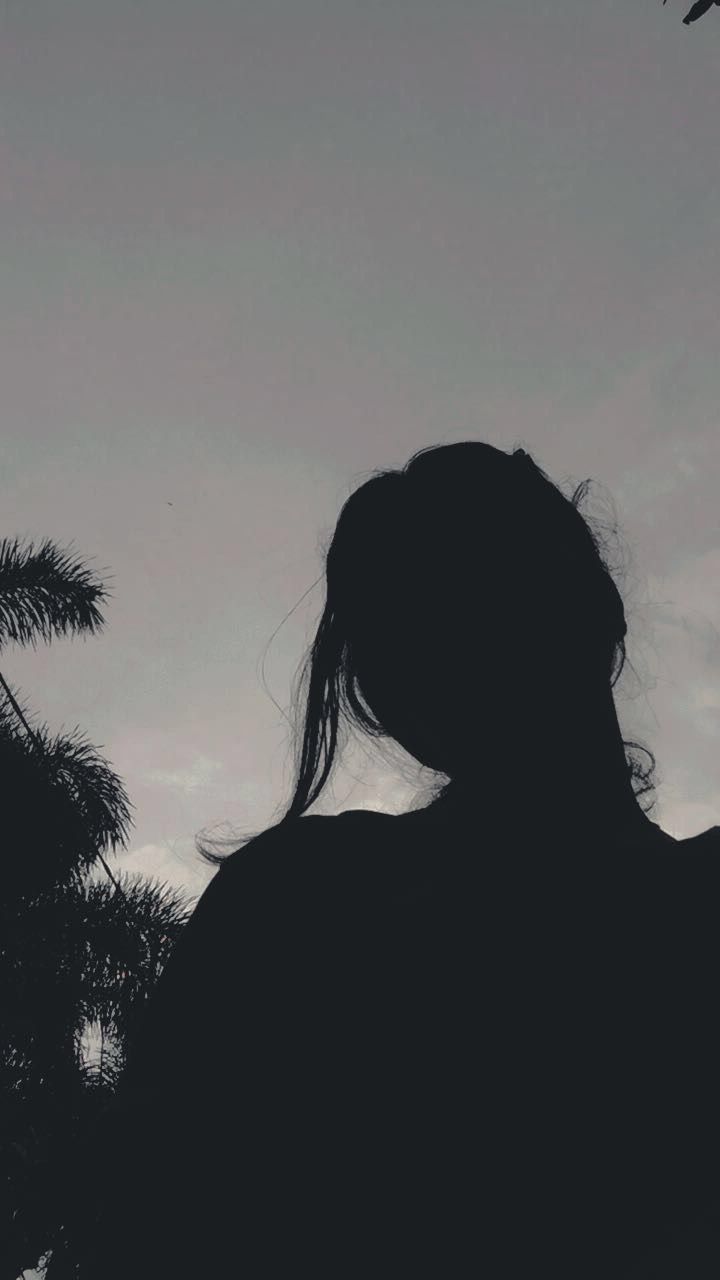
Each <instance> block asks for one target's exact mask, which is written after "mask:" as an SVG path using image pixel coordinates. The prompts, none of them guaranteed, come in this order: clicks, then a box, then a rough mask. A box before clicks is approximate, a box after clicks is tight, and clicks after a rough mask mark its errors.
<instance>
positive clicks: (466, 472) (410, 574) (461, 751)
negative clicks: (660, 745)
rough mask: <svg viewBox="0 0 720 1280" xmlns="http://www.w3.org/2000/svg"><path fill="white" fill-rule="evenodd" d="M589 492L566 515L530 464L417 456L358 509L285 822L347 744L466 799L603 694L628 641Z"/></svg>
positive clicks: (378, 484) (521, 455)
mask: <svg viewBox="0 0 720 1280" xmlns="http://www.w3.org/2000/svg"><path fill="white" fill-rule="evenodd" d="M587 486H588V482H584V483H583V484H581V485H579V486H578V487H577V488H576V489H575V491H574V492H573V494H572V496H571V497H566V496H565V494H563V492H562V491H561V489H560V488H559V487H558V486H557V485H556V484H554V483H553V481H552V480H551V479H550V478H549V476H548V475H547V474H546V473H545V472H544V471H543V470H542V468H540V467H539V466H538V465H537V464H536V463H535V462H534V460H533V459H532V458H531V457H530V456H529V454H527V453H526V452H525V450H523V449H516V450H514V451H513V452H512V453H507V452H505V451H503V450H501V449H497V448H494V447H493V446H492V445H489V444H484V443H481V442H479V441H463V442H461V443H457V444H448V445H439V446H437V447H432V448H427V449H421V450H419V451H418V452H417V453H415V454H413V456H412V457H411V458H410V460H409V461H408V462H407V463H406V464H405V466H404V467H401V468H399V469H388V470H382V471H376V472H374V473H373V474H372V476H371V477H370V479H368V480H366V481H365V483H364V484H361V485H360V486H359V487H358V488H357V489H356V490H355V491H354V492H353V493H352V494H351V495H350V497H349V498H348V499H347V501H346V502H345V504H344V505H343V507H342V509H341V511H340V515H339V517H338V520H337V524H336V527H335V530H334V533H333V535H332V538H331V540H330V543H329V546H328V548H327V552H326V564H325V578H326V584H325V585H326V599H325V607H324V611H323V614H322V617H321V619H320V623H319V626H318V629H317V633H316V636H315V639H314V642H313V644H312V646H311V648H310V651H309V653H308V655H307V658H306V660H305V663H304V666H303V669H302V673H301V680H302V679H304V678H305V677H306V676H309V681H308V691H307V698H306V709H305V721H304V725H303V735H302V744H301V746H300V750H299V752H298V764H297V775H298V776H297V785H296V788H295V794H294V796H293V799H292V801H291V803H290V806H289V808H288V810H287V812H286V814H285V815H284V819H283V820H285V819H287V818H290V817H293V816H296V815H299V814H300V813H302V812H304V811H305V810H306V809H308V808H309V807H310V806H311V804H312V803H313V802H314V801H315V799H317V797H318V795H319V794H320V792H321V790H322V788H323V786H324V785H325V783H326V781H327V779H328V777H329V775H330V772H331V770H332V766H333V759H334V756H335V753H336V750H337V747H338V741H339V734H340V733H341V731H342V729H343V727H347V726H349V725H351V724H354V725H356V726H357V727H359V728H360V729H361V730H363V731H364V732H366V733H367V734H369V735H370V736H372V737H375V738H390V739H394V740H395V741H397V742H398V743H400V745H401V746H402V747H403V748H404V749H405V750H406V751H408V752H409V753H410V754H411V755H412V756H414V757H415V758H416V759H417V760H418V761H419V762H420V763H421V764H422V765H425V766H427V767H429V768H430V769H433V770H436V771H437V772H438V773H441V774H445V775H446V776H447V777H449V778H450V779H451V780H455V781H457V780H458V779H461V778H462V777H463V776H464V775H466V774H470V775H471V774H472V771H473V769H474V768H475V766H476V762H477V760H478V758H480V757H481V756H482V751H483V750H488V749H490V750H493V751H495V752H498V751H504V750H505V749H509V748H510V745H511V744H513V745H514V747H515V750H516V751H517V750H518V749H519V750H522V745H523V742H527V741H529V740H532V736H533V732H534V730H537V729H538V726H540V725H542V726H543V731H546V730H547V725H548V723H551V724H558V725H560V724H562V722H563V719H564V716H565V714H566V713H567V714H568V715H570V713H571V711H572V709H573V708H576V707H577V706H578V704H579V703H580V702H581V701H582V702H583V703H584V704H585V705H587V706H592V705H594V700H597V699H602V697H603V695H607V694H608V693H609V690H610V689H611V687H612V686H613V685H614V683H615V682H616V680H617V678H618V676H619V674H620V671H621V670H622V667H623V664H624V662H625V643H624V638H625V634H626V630H627V628H626V623H625V613H624V609H623V603H622V600H621V598H620V595H619V593H618V590H617V587H616V585H615V582H614V581H613V578H612V575H611V572H610V568H609V566H608V564H607V563H606V559H605V558H604V551H603V547H602V545H601V541H600V537H599V534H598V533H597V532H595V531H593V530H591V528H590V526H589V524H588V523H587V521H586V520H585V519H584V517H583V516H582V515H581V513H580V510H579V503H580V501H581V500H582V498H583V497H584V496H585V493H586V490H587ZM578 745H580V744H578ZM628 745H631V746H636V745H637V744H634V743H633V744H628ZM641 749H642V750H645V748H641ZM630 767H631V769H632V770H633V772H634V776H635V777H636V778H637V777H639V778H640V780H641V781H642V782H643V783H645V782H646V781H647V774H643V773H642V771H641V770H640V769H639V768H638V766H637V764H631V766H630ZM647 789H649V788H648V787H647V786H646V787H645V790H647ZM446 790H447V788H446ZM203 856H205V855H204V854H203ZM210 860H213V858H212V856H211V857H210Z"/></svg>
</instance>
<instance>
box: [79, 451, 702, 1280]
mask: <svg viewBox="0 0 720 1280" xmlns="http://www.w3.org/2000/svg"><path fill="white" fill-rule="evenodd" d="M586 488H587V486H586V485H585V484H584V485H580V486H579V487H578V489H576V490H575V493H574V494H573V496H572V498H567V497H566V496H565V495H564V494H563V493H562V491H561V490H560V488H559V487H558V486H556V485H555V484H554V483H553V482H552V481H551V480H550V479H549V477H548V476H547V475H546V473H545V472H544V471H543V470H542V469H541V468H540V467H539V466H538V465H537V464H536V463H535V462H534V461H533V459H532V458H531V457H530V456H529V455H528V454H527V453H526V452H525V451H524V450H522V449H516V450H515V451H514V452H513V453H510V454H508V453H505V452H504V451H502V450H499V449H496V448H493V447H492V446H490V445H487V444H483V443H480V442H475V441H468V442H462V443H458V444H452V445H446V446H440V447H437V448H431V449H425V450H421V451H420V452H418V453H416V454H415V455H413V457H412V458H411V459H410V461H409V462H408V463H407V465H406V466H405V467H403V468H402V469H400V470H397V471H395V470H389V471H382V472H378V473H375V474H374V475H373V476H372V477H371V478H370V479H369V480H367V481H366V482H365V483H364V484H362V485H361V486H360V487H359V488H358V489H357V490H355V492H353V493H352V494H351V496H350V497H349V499H348V500H347V502H346V503H345V505H344V506H343V508H342V511H341V513H340V516H339V519H338V522H337V526H336V528H335V531H334V534H333V537H332V540H331V542H330V545H329V548H328V550H327V558H326V603H325V608H324V611H323V614H322V617H321V620H320V623H319V626H318V630H317V634H316V636H315V639H314V642H313V644H312V646H311V648H310V651H309V654H308V659H307V664H306V667H305V673H306V674H309V682H308V690H307V698H306V709H305V718H304V726H303V734H302V742H301V744H300V748H299V752H298V766H297V780H296V785H295V791H294V794H293V797H292V800H291V801H290V803H289V805H288V807H287V810H286V812H285V814H284V816H283V817H282V819H280V820H279V821H278V822H277V823H276V824H275V825H274V826H272V827H269V828H268V829H267V830H265V831H263V832H261V833H259V834H256V835H255V836H254V837H250V838H248V839H246V840H245V841H244V842H243V843H242V845H240V846H239V847H238V846H237V842H236V847H235V849H234V850H233V852H232V853H231V854H230V855H229V856H227V855H226V856H221V855H219V854H211V853H209V852H208V851H207V850H205V849H201V852H202V853H203V856H205V857H206V858H207V859H208V860H209V861H211V862H214V863H216V864H217V865H218V866H219V867H220V870H219V871H218V873H217V874H216V876H215V877H214V879H213V880H212V882H211V883H210V885H209V886H208V888H207V889H206V891H205V893H204V894H203V896H202V898H201V899H200V902H199V903H198V906H197V908H196V910H195V912H194V914H193V917H192V919H191V921H190V923H189V924H188V926H187V928H186V930H185V932H184V934H183V936H182V938H181V940H180V942H179V944H178V946H177V947H176V950H175V951H174V952H173V956H172V958H171V960H170V962H169V964H168V966H167V967H166V969H165V971H164V973H163V975H162V978H161V979H160V982H159V984H158V987H157V989H156V992H155V993H154V997H153V999H152V1000H151V1001H150V1003H149V1006H148V1008H147V1009H146V1010H145V1012H144V1018H143V1021H142V1024H141V1027H140V1030H139V1032H138V1035H137V1038H136V1040H135V1042H134V1044H133V1046H132V1048H131V1053H130V1060H129V1064H128V1069H127V1071H126V1074H125V1078H124V1082H123V1086H122V1087H121V1089H120V1092H119V1095H118V1098H117V1100H116V1103H115V1104H114V1106H113V1108H112V1109H111V1112H110V1114H109V1115H108V1119H107V1124H106V1125H105V1127H104V1128H103V1130H102V1133H101V1134H100V1135H99V1136H97V1137H96V1138H95V1145H94V1146H93V1147H92V1151H91V1152H90V1153H88V1152H85V1153H84V1157H85V1159H84V1164H83V1168H84V1169H85V1171H86V1173H85V1178H84V1182H83V1181H82V1175H78V1177H79V1178H80V1183H81V1185H82V1187H83V1190H82V1194H81V1193H80V1192H79V1191H77V1190H75V1192H74V1194H76V1196H77V1200H78V1203H80V1202H81V1203H82V1206H83V1214H84V1217H83V1218H82V1221H83V1226H82V1229H81V1230H80V1234H81V1235H82V1236H83V1243H82V1246H81V1247H80V1248H76V1253H77V1254H78V1255H82V1260H83V1261H84V1271H82V1274H81V1275H80V1280H86V1276H87V1277H88V1280H102V1278H103V1277H105V1278H106V1280H120V1277H123V1280H125V1277H127V1276H130V1275H132V1276H133V1277H135V1278H136V1280H142V1278H145V1277H147V1280H150V1277H152V1280H161V1278H163V1277H167V1278H168V1280H182V1278H183V1277H186V1276H187V1277H190V1276H193V1277H198V1276H200V1275H206V1274H212V1275H215V1274H218V1275H224V1276H228V1277H231V1276H232V1277H235V1276H237V1277H241V1276H242V1277H245V1276H248V1277H259V1276H273V1277H275V1276H277V1277H279V1276H285V1275H290V1274H299V1273H308V1274H312V1275H314V1276H315V1277H318V1276H322V1277H328V1278H329V1277H331V1276H332V1277H333V1278H336V1277H349V1276H362V1277H370V1276H372V1277H376V1276H388V1277H390V1276H392V1277H400V1276H408V1277H410V1276H413V1277H414V1276H416V1275H418V1274H423V1275H433V1276H437V1277H445V1276H452V1277H460V1276H473V1277H476V1276H478V1275H487V1276H488V1277H490V1276H492V1277H493V1278H495V1277H501V1276H503V1277H504V1276H507V1277H513V1278H515V1277H519V1276H526V1275H537V1274H542V1275H544V1274H547V1275H552V1276H553V1277H555V1278H557V1277H568V1280H569V1278H570V1277H573V1280H575V1278H576V1277H583V1278H584V1280H589V1278H591V1277H597V1278H598V1280H599V1278H600V1277H603V1278H604V1277H613V1278H614V1280H623V1278H625V1280H631V1277H636V1278H639V1277H641V1276H645V1275H647V1276H649V1275H651V1274H652V1275H655V1274H658V1275H660V1274H666V1273H665V1272H662V1271H661V1270H657V1271H651V1270H650V1269H649V1268H650V1267H651V1265H652V1266H656V1267H661V1266H668V1265H670V1261H669V1260H671V1259H672V1258H673V1257H675V1258H676V1260H677V1257H678V1256H679V1255H678V1254H677V1249H678V1248H679V1249H680V1250H681V1252H682V1249H683V1248H685V1249H686V1256H685V1262H687V1258H688V1257H689V1256H690V1255H689V1254H687V1250H688V1249H691V1248H694V1249H695V1255H694V1261H693V1264H692V1265H693V1266H694V1267H695V1268H696V1269H695V1270H693V1271H690V1270H683V1269H682V1268H683V1266H684V1265H685V1263H683V1264H682V1266H681V1268H680V1271H678V1272H677V1274H678V1275H680V1274H683V1275H687V1276H691V1275H692V1276H693V1277H695V1278H696V1280H699V1277H700V1276H701V1275H704V1274H706V1273H705V1272H703V1271H702V1270H701V1267H702V1266H703V1265H705V1266H708V1267H710V1268H712V1266H713V1265H715V1266H717V1259H718V1257H720V1252H718V1231H717V1227H716V1223H715V1218H714V1217H713V1207H714V1204H715V1202H716V1201H717V1200H718V1199H720V1196H719V1194H718V1189H717V1185H716V1184H717V1183H718V1182H719V1181H720V1178H718V1175H717V1174H716V1173H714V1156H715V1151H716V1150H717V1138H718V1132H719V1130H720V1124H719V1123H718V1115H717V1106H716V1103H715V1100H714V1099H715V1094H716V1093H717V1088H716V1080H717V1072H718V1067H719V1066H720V1061H719V1058H718V1052H717V1046H716V1044H715V1032H714V1026H713V1018H714V1014H713V1013H712V1009H713V1008H714V1003H713V985H712V978H713V974H714V972H715V971H716V967H717V943H716V941H715V936H716V934H717V927H716V924H715V919H714V915H715V910H716V908H715V906H714V903H715V901H716V900H717V899H716V897H714V895H715V894H716V892H717V888H718V873H717V870H716V864H717V854H718V840H717V835H718V829H717V828H712V829H711V830H710V831H709V832H707V833H703V834H702V835H701V836H700V837H695V838H693V839H692V840H686V841H676V840H674V839H673V838H672V837H671V836H669V835H667V834H666V833H664V832H663V831H661V830H660V828H659V827H658V826H657V825H656V824H655V823H653V822H651V821H650V819H649V818H648V816H647V813H646V812H645V811H643V809H642V808H641V807H640V804H639V799H638V797H639V796H641V795H645V794H646V793H647V792H649V791H650V790H651V785H652V784H651V780H650V778H651V771H650V770H645V771H644V770H643V769H642V767H641V766H640V764H639V762H638V760H637V758H636V757H634V756H633V754H632V751H631V748H635V747H636V746H637V744H634V743H626V742H624V740H623V737H622V734H621V731H620V727H619V724H618V719H617V714H616V710H615V705H614V700H613V688H614V685H615V683H616V682H617V678H618V676H619V674H620V671H621V670H622V666H623V663H624V661H625V635H626V629H627V628H626V621H625V614H624V609H623V604H622V600H621V597H620V594H619V592H618V589H617V586H616V585H615V582H614V579H613V576H612V573H611V571H610V568H609V565H608V563H607V559H606V554H605V553H604V548H603V544H602V540H601V536H600V534H599V533H598V532H597V531H593V530H591V528H590V526H589V524H588V522H587V521H586V520H585V519H584V518H583V516H582V515H581V513H580V510H579V504H580V500H581V498H582V497H584V495H585V492H586ZM343 721H344V723H345V724H346V725H347V724H350V723H354V724H355V725H357V726H359V727H360V728H361V729H362V730H364V731H365V732H367V733H369V734H371V735H374V736H376V737H386V738H389V739H394V740H395V741H396V742H398V743H400V744H401V745H402V747H404V748H405V749H406V751H408V752H409V753H410V754H411V755H412V756H413V757H415V759H417V760H418V761H419V762H421V763H422V764H423V765H425V766H426V767H428V768H429V769H431V770H434V771H437V772H438V773H439V774H441V775H444V776H445V781H444V782H443V783H442V784H441V785H440V786H439V788H438V789H437V791H436V793H435V796H434V799H433V800H432V802H431V803H430V804H428V805H425V806H424V807H422V808H414V809H412V810H411V811H410V812H408V813H406V814H402V815H399V816H392V815H389V814H382V813H378V812H374V811H369V812H368V811H361V810H350V811H348V812H346V813H344V814H341V815H339V816H338V817H328V816H319V815H308V814H307V810H308V809H309V808H310V807H311V805H312V804H313V802H314V801H315V799H317V797H318V795H319V794H320V792H321V791H322V789H323V787H324V785H325V783H326V782H327V779H328V777H329V776H330V772H331V769H332V765H333V758H334V756H335V753H336V749H337V747H338V744H339V735H340V730H341V728H342V723H343ZM648 754H650V753H648ZM651 759H652V757H651ZM653 763H654V761H653ZM88 1170H92V1173H91V1174H89V1173H88V1172H87V1171H88ZM77 1186H78V1182H77V1181H76V1182H74V1183H73V1187H74V1188H77ZM81 1216H82V1215H81ZM71 1218H72V1209H69V1210H68V1219H69V1220H70V1219H71ZM83 1232H84V1235H83ZM688 1233H689V1234H688ZM693 1233H694V1234H693ZM70 1235H72V1232H71V1231H70ZM678 1241H680V1242H681V1243H680V1244H678ZM683 1241H684V1244H683V1243H682V1242H683ZM688 1241H689V1242H690V1243H688ZM698 1242H700V1243H698ZM703 1249H704V1250H705V1254H704V1255H703V1257H704V1258H705V1261H700V1258H701V1252H702V1250H703ZM673 1250H675V1251H676V1252H675V1253H673ZM713 1250H715V1251H716V1252H715V1253H714V1255H713ZM713 1256H714V1258H715V1262H714V1263H713V1262H712V1261H707V1259H708V1258H712V1257H713ZM673 1265H674V1264H673ZM667 1274H668V1275H669V1274H675V1272H667ZM707 1274H708V1275H709V1274H712V1275H716V1274H718V1272H717V1271H716V1270H708V1271H707Z"/></svg>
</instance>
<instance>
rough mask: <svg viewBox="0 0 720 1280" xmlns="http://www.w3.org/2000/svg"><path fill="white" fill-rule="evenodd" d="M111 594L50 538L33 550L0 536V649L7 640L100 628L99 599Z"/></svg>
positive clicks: (21, 640) (33, 640)
mask: <svg viewBox="0 0 720 1280" xmlns="http://www.w3.org/2000/svg"><path fill="white" fill-rule="evenodd" d="M110 595H111V592H109V591H108V590H107V588H106V587H105V586H104V585H103V583H102V581H101V580H100V579H97V578H96V577H95V575H94V574H93V572H92V571H91V570H90V569H88V568H87V567H86V565H85V564H84V563H83V561H82V560H80V559H79V558H73V557H72V556H71V555H70V554H69V553H68V552H65V551H62V550H60V549H59V548H58V547H57V546H56V545H55V543H53V542H52V541H51V539H50V538H45V539H43V541H42V543H41V545H40V547H39V548H38V550H35V548H34V545H33V543H32V542H30V543H29V544H28V546H26V547H22V546H21V545H20V540H19V539H18V538H13V539H8V538H2V539H0V648H2V647H3V645H5V644H7V643H8V642H9V641H14V642H16V643H18V644H27V643H28V642H29V643H31V644H32V646H33V648H34V647H35V645H36V638H37V637H38V636H39V637H40V638H41V639H42V640H44V641H45V642H46V643H47V642H49V641H50V640H51V639H52V637H53V636H64V635H67V634H68V632H77V631H88V632H91V633H94V632H96V631H99V630H100V629H101V628H102V627H103V626H104V623H105V619H104V617H103V615H102V613H101V612H100V610H99V608H98V602H99V601H100V602H101V601H103V600H105V599H106V598H107V597H109V596H110Z"/></svg>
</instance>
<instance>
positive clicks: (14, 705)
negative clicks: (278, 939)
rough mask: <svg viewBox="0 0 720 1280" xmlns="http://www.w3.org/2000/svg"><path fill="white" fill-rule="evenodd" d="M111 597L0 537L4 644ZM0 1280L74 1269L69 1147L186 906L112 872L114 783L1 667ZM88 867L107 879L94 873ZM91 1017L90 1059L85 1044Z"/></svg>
mask: <svg viewBox="0 0 720 1280" xmlns="http://www.w3.org/2000/svg"><path fill="white" fill-rule="evenodd" d="M108 594H109V593H108V592H107V590H106V588H105V587H104V586H103V585H102V584H101V583H100V582H99V581H98V580H96V579H95V578H94V576H93V574H92V573H91V572H90V571H88V570H87V569H86V568H85V567H84V566H83V565H82V564H81V563H80V562H78V561H74V560H72V559H71V558H70V557H69V556H68V555H67V554H66V553H63V552H61V551H59V550H58V548H57V547H56V546H54V545H53V544H52V542H50V541H49V540H45V541H44V542H43V543H42V545H41V547H40V548H39V550H38V551H34V549H33V548H32V546H30V547H29V548H26V549H22V548H21V547H20V546H19V543H18V541H17V540H14V541H9V540H2V541H0V649H1V648H3V647H4V646H6V645H7V644H8V643H10V642H14V643H19V644H26V643H31V644H32V645H33V647H35V645H36V640H37V639H38V638H41V639H43V640H44V641H45V642H46V643H47V642H49V641H50V640H51V639H52V637H53V636H63V635H67V634H70V633H73V632H82V631H84V632H96V631H98V630H99V629H100V627H101V626H103V625H104V619H103V617H102V614H101V613H100V610H99V608H98V602H99V601H102V600H103V599H104V598H105V597H106V596H107V595H108ZM0 686H1V688H0V699H2V703H1V704H0V779H1V780H2V799H3V836H4V841H3V849H2V854H3V863H2V878H1V880H0V1280H17V1278H18V1277H19V1276H20V1275H21V1273H22V1272H23V1271H24V1269H27V1268H32V1267H37V1266H42V1267H43V1269H44V1272H45V1274H46V1276H47V1277H48V1280H66V1278H69V1277H72V1276H74V1275H75V1269H74V1264H73V1262H72V1260H71V1258H70V1256H69V1253H68V1238H67V1233H66V1222H65V1220H64V1214H63V1210H62V1208H61V1205H62V1203H63V1198H62V1197H61V1196H60V1195H59V1194H58V1192H59V1188H60V1187H61V1186H62V1187H63V1189H64V1191H65V1192H67V1199H66V1200H65V1201H64V1203H66V1204H67V1203H72V1186H70V1187H68V1186H67V1182H68V1178H70V1180H72V1161H68V1153H69V1152H72V1151H73V1150H74V1149H75V1147H76V1145H77V1144H79V1143H81V1142H82V1140H83V1138H84V1135H86V1134H87V1133H88V1132H90V1131H91V1130H92V1127H93V1126H94V1124H95V1122H96V1120H97V1118H98V1117H99V1116H100V1115H101V1114H102V1113H103V1110H104V1108H105V1107H106V1106H107V1104H108V1102H109V1100H110V1099H111V1098H112V1097H113V1095H114V1092H115V1090H116V1088H117V1084H118V1081H119V1079H120V1076H121V1073H122V1070H123V1067H124V1064H125V1061H126V1058H127V1052H128V1048H129V1045H130V1042H131V1039H132V1035H133V1031H134V1028H135V1026H136V1020H137V1019H138V1017H139V1016H140V1014H141V1012H142V1008H143V1006H144V1004H145V1002H146V1001H147V998H148V997H149V995H150V993H151V991H152V990H153V988H154V986H155V983H156V982H157V980H158V978H159V976H160V973H161V972H162V970H163V968H164V966H165V964H166V963H167V960H168V958H169V955H170V953H171V951H172V949H173V947H174V945H175V943H176V941H177V939H178V937H179V935H180V933H181V932H182V929H183V928H184V926H185V924H186V923H187V920H188V918H189V916H190V914H191V913H192V905H191V904H190V903H189V902H188V901H187V900H186V898H185V895H183V894H181V893H178V892H177V891H176V890H172V889H169V888H168V887H167V886H163V885H162V884H159V883H156V882H153V881H151V880H146V879H145V878H143V877H140V876H134V877H133V876H128V875H125V876H122V875H121V876H120V877H119V878H116V877H115V876H113V874H112V872H111V871H110V868H109V867H108V865H107V863H106V861H105V859H104V857H103V850H107V849H108V847H110V848H112V849H113V851H114V850H116V849H117V848H118V846H125V845H126V843H127V833H128V830H129V826H130V822H131V818H130V807H131V805H130V802H129V801H128V799H127V796H126V794H125V791H124V788H123V785H122V782H121V781H120V779H119V778H118V777H117V776H116V775H115V774H114V773H113V771H112V769H111V768H110V766H109V765H108V764H107V762H106V761H105V760H103V759H102V757H101V756H100V755H99V754H98V753H97V751H96V750H95V749H94V748H93V747H92V746H91V745H90V744H88V743H87V742H86V741H84V740H83V738H82V735H81V734H80V733H79V730H78V729H77V728H76V729H75V730H74V731H73V733H72V734H70V735H67V736H63V735H57V736H53V737H51V736H50V734H49V732H48V729H47V726H45V725H41V726H39V727H35V728H31V726H30V724H29V722H28V714H27V709H26V708H23V707H22V706H21V704H20V701H19V699H18V696H17V693H16V691H14V690H13V689H12V688H11V687H10V685H8V683H7V682H6V680H5V679H4V677H3V676H2V675H1V674H0ZM97 863H100V865H101V866H102V867H103V868H104V870H105V872H106V873H107V877H108V879H107V880H93V879H91V878H90V876H89V873H90V872H91V871H92V870H93V869H94V868H96V866H97ZM88 1028H97V1031H98V1034H99V1039H100V1059H99V1062H93V1061H88V1060H86V1056H85V1052H84V1047H83V1039H84V1036H85V1034H86V1032H87V1030H88Z"/></svg>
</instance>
